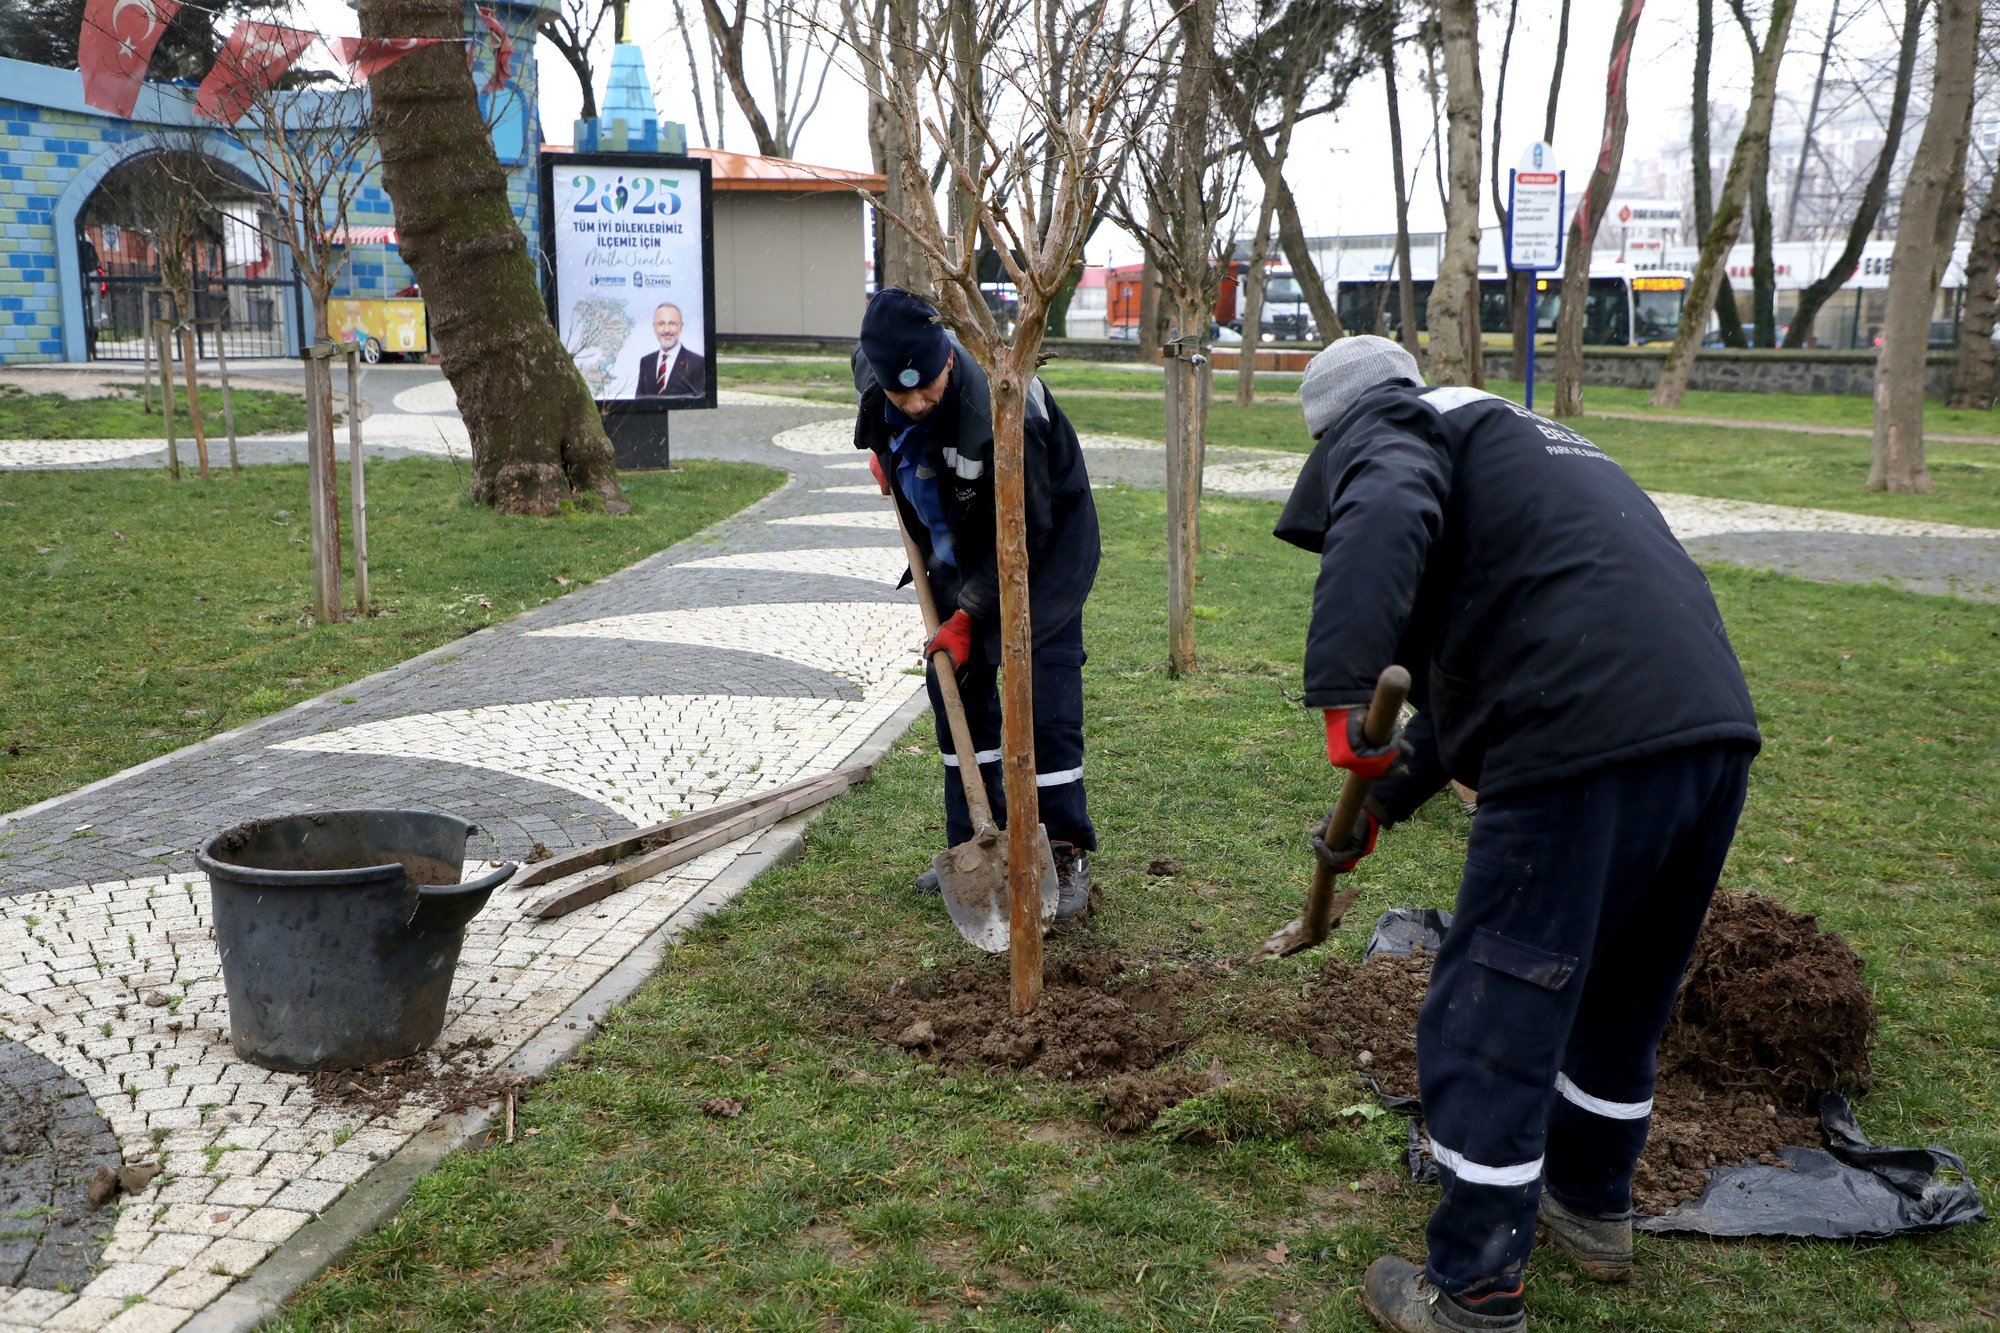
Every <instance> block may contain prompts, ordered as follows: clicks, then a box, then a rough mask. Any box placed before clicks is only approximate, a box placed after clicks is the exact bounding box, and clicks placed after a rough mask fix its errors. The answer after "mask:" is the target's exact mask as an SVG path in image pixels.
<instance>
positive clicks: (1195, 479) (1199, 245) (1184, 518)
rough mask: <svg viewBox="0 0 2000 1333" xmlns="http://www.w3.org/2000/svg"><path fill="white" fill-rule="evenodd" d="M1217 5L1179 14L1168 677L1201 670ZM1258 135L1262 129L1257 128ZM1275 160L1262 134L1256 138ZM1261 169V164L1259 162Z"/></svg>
mask: <svg viewBox="0 0 2000 1333" xmlns="http://www.w3.org/2000/svg"><path fill="white" fill-rule="evenodd" d="M1215 14H1216V0H1190V3H1189V5H1188V7H1187V9H1186V10H1185V11H1184V13H1183V14H1182V17H1181V31H1182V34H1183V41H1182V51H1181V56H1182V59H1181V68H1180V72H1179V76H1178V86H1177V88H1176V89H1175V93H1174V110H1173V136H1174V148H1175V151H1174V154H1173V156H1172V158H1171V159H1170V161H1171V162H1172V164H1173V171H1174V210H1175V211H1176V212H1177V213H1179V215H1180V217H1179V219H1178V221H1179V225H1178V226H1177V227H1173V228H1170V231H1171V233H1172V243H1173V253H1171V254H1169V255H1167V256H1165V260H1166V262H1165V264H1163V267H1164V268H1167V269H1169V270H1170V271H1171V273H1172V276H1173V278H1174V286H1175V291H1174V293H1173V296H1174V315H1175V320H1176V322H1177V323H1178V325H1179V326H1180V341H1179V343H1178V344H1177V345H1176V346H1175V348H1174V350H1173V352H1172V354H1171V355H1170V356H1169V357H1168V360H1167V377H1168V380H1169V383H1168V385H1167V421H1166V426H1167V674H1169V675H1171V676H1182V675H1186V674H1187V673H1189V672H1191V671H1193V670H1194V669H1195V648H1194V577H1195V559H1196V556H1197V553H1198V551H1199V541H1198V537H1197V535H1196V534H1197V529H1196V521H1197V520H1196V515H1197V512H1198V510H1199V507H1200V504H1201V455H1202V431H1203V429H1204V427H1205V426H1206V424H1207V423H1206V421H1205V417H1206V415H1207V414H1206V412H1205V410H1204V409H1205V405H1206V404H1205V400H1204V399H1203V396H1202V393H1201V383H1200V376H1199V374H1198V370H1199V363H1198V362H1197V360H1196V353H1195V349H1196V348H1200V347H1204V346H1206V344H1207V342H1208V326H1209V323H1210V321H1211V320H1212V319H1213V311H1214V309H1215V298H1214V283H1215V278H1214V276H1213V273H1214V265H1213V262H1212V260H1211V257H1210V255H1209V248H1210V246H1211V244H1212V243H1213V239H1212V238H1213V236H1214V228H1213V225H1212V224H1211V225H1210V226H1207V227H1204V226H1202V225H1201V223H1200V221H1199V220H1200V219H1203V218H1206V217H1208V216H1209V204H1208V191H1207V189H1206V184H1207V182H1206V181H1205V179H1204V176H1205V169H1206V161H1205V159H1206V157H1207V152H1206V149H1207V144H1208V141H1209V136H1208V132H1207V131H1208V125H1209V115H1210V111H1211V108H1212V107H1213V106H1214V104H1215V100H1216V94H1217V82H1218V81H1217V80H1216V79H1215V78H1214V74H1213V71H1214V65H1215ZM1252 129H1253V131H1254V129H1255V127H1254V126H1252ZM1248 138H1249V140H1250V141H1252V142H1253V143H1254V145H1255V146H1256V148H1258V149H1259V150H1261V151H1262V152H1263V155H1264V156H1265V157H1266V158H1268V157H1269V150H1268V149H1265V148H1264V147H1263V140H1262V137H1261V136H1260V135H1257V134H1255V133H1254V132H1253V133H1251V134H1250V135H1249V136H1248ZM1260 165H1261V164H1260Z"/></svg>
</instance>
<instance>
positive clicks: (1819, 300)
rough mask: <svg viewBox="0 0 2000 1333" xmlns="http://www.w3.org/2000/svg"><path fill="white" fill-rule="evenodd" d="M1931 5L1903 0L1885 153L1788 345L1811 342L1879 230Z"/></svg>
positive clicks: (1795, 316)
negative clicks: (1822, 311) (1824, 310)
mask: <svg viewBox="0 0 2000 1333" xmlns="http://www.w3.org/2000/svg"><path fill="white" fill-rule="evenodd" d="M1928 3H1929V0H1904V3H1903V33H1902V40H1901V43H1900V44H1899V46H1898V47H1897V56H1896V85H1895V91H1894V92H1893V93H1892V94H1891V95H1890V102H1889V123H1888V124H1887V125H1886V126H1884V127H1883V131H1882V155H1881V156H1880V157H1878V158H1876V159H1875V169H1874V171H1872V172H1871V173H1869V176H1868V184H1867V186H1866V187H1865V188H1864V189H1863V190H1862V192H1861V202H1860V204H1859V205H1858V206H1856V208H1855V210H1854V220H1853V221H1852V222H1850V223H1849V224H1848V226H1847V243H1846V244H1845V245H1843V246H1842V247H1841V250H1840V253H1839V255H1837V256H1835V258H1834V260H1833V262H1832V263H1830V264H1828V265H1827V267H1826V272H1825V273H1823V274H1821V275H1820V276H1819V277H1818V278H1815V279H1814V280H1813V281H1812V283H1811V284H1809V285H1808V286H1807V287H1806V289H1805V290H1804V291H1802V292H1800V293H1799V308H1798V309H1797V310H1796V311H1794V312H1793V313H1792V323H1791V327H1790V328H1789V329H1788V330H1787V331H1786V333H1785V346H1787V347H1804V346H1806V345H1808V343H1809V342H1810V341H1811V338H1812V329H1813V321H1814V320H1816V319H1817V318H1819V312H1820V307H1821V306H1823V305H1825V304H1826V303H1827V301H1828V300H1829V299H1831V298H1832V296H1833V294H1834V293H1835V292H1837V291H1839V290H1840V285H1841V284H1842V283H1843V282H1846V281H1847V279H1848V278H1849V277H1851V276H1852V275H1853V273H1854V269H1855V265H1856V264H1858V263H1859V262H1860V260H1861V250H1862V247H1863V246H1865V245H1867V244H1868V237H1869V236H1870V234H1872V233H1873V232H1874V230H1875V219H1876V218H1877V217H1878V216H1879V215H1880V214H1881V212H1882V201H1883V200H1884V199H1886V198H1887V197H1888V194H1889V177H1890V174H1891V173H1892V172H1893V171H1894V170H1895V167H1896V153H1897V151H1898V149H1899V148H1900V147H1901V146H1902V142H1903V125H1904V123H1905V122H1906V121H1907V120H1908V119H1909V109H1910V85H1911V84H1912V83H1913V82H1914V73H1915V70H1916V66H1917V46H1918V37H1919V35H1920V30H1921V28H1922V25H1923V17H1924V9H1925V8H1926V6H1927V5H1928Z"/></svg>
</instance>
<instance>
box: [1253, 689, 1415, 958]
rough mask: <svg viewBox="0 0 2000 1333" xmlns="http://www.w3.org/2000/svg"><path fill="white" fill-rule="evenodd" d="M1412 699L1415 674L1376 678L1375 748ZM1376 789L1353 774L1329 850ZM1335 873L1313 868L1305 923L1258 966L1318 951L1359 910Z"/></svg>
mask: <svg viewBox="0 0 2000 1333" xmlns="http://www.w3.org/2000/svg"><path fill="white" fill-rule="evenodd" d="M1409 695H1410V673H1409V672H1408V671H1405V670H1404V669H1403V668H1402V667H1399V666H1394V665H1391V666H1386V667H1384V668H1382V674H1381V675H1380V676H1377V677H1376V678H1375V698H1374V701H1373V702H1372V703H1370V704H1369V705H1368V716H1367V717H1366V718H1365V719H1363V721H1362V724H1361V732H1362V734H1363V735H1364V736H1366V737H1367V738H1368V743H1369V744H1370V745H1382V744H1384V743H1386V742H1387V741H1388V739H1389V736H1390V734H1391V733H1392V732H1393V731H1394V730H1395V726H1396V715H1397V714H1398V713H1400V712H1401V711H1402V709H1403V700H1405V699H1407V698H1408V697H1409ZM1371 785H1372V784H1371V783H1370V782H1369V780H1368V779H1367V778H1364V777H1361V776H1360V775H1359V774H1355V773H1349V774H1348V775H1347V784H1346V785H1345V786H1343V787H1342V788H1341V789H1340V800H1339V801H1337V802H1335V804H1334V807H1333V809H1331V810H1329V811H1327V812H1326V822H1325V823H1324V824H1321V825H1320V826H1319V836H1320V838H1321V839H1322V840H1323V841H1324V842H1325V843H1326V844H1327V846H1329V847H1338V846H1340V845H1341V844H1342V843H1344V842H1346V841H1347V837H1348V834H1349V833H1350V832H1352V831H1353V828H1354V821H1355V820H1356V819H1357V818H1358V817H1359V816H1360V814H1361V803H1362V802H1363V801H1365V800H1367V799H1368V788H1369V787H1370V786H1371ZM1334 878H1335V875H1334V871H1333V870H1332V869H1331V868H1330V867H1329V866H1327V865H1326V863H1325V862H1319V863H1318V864H1316V865H1315V866H1314V867H1313V879H1312V887H1311V888H1310V889H1308V890H1307V891H1306V909H1305V911H1304V913H1303V914H1301V915H1300V917H1299V919H1298V920H1296V921H1293V922H1290V923H1288V924H1286V925H1285V926H1283V927H1281V928H1280V929H1279V930H1278V931H1277V933H1275V934H1274V935H1272V936H1271V938H1270V939H1268V940H1265V941H1264V942H1263V943H1262V944H1260V945H1258V946H1257V951H1256V952H1255V953H1253V954H1251V955H1250V961H1251V962H1253V963H1262V962H1265V961H1267V960H1269V959H1272V958H1284V957H1287V956H1288V955H1291V954H1295V953H1303V952H1304V951H1305V950H1307V949H1310V948H1312V947H1313V946H1315V945H1317V944H1318V943H1319V942H1320V941H1322V940H1324V939H1325V938H1326V937H1327V936H1328V935H1329V934H1331V933H1332V931H1333V928H1334V927H1335V926H1337V925H1339V924H1340V919H1341V918H1342V917H1343V916H1346V915H1347V909H1348V908H1350V907H1352V906H1354V900H1355V899H1356V898H1359V897H1360V896H1361V889H1360V888H1359V887H1358V886H1357V887H1355V888H1352V889H1348V890H1347V891H1346V892H1344V893H1335V892H1334V891H1333V881H1334Z"/></svg>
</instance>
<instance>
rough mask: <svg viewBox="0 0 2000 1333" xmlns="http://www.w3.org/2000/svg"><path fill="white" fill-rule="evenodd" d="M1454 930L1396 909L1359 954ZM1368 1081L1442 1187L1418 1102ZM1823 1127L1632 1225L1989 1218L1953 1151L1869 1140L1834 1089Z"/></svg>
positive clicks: (1733, 1229)
mask: <svg viewBox="0 0 2000 1333" xmlns="http://www.w3.org/2000/svg"><path fill="white" fill-rule="evenodd" d="M1450 929H1451V913H1450V912H1446V911H1440V910H1438V909H1435V908H1427V909H1413V908H1396V909H1394V910H1392V911H1388V912H1384V913H1383V914H1382V915H1381V917H1380V918H1378V919H1377V920H1376V922H1375V929H1374V931H1373V932H1372V933H1371V934H1370V935H1369V937H1368V949H1367V951H1366V952H1365V953H1364V954H1363V955H1362V957H1363V959H1364V961H1365V960H1366V959H1369V958H1373V957H1374V956H1375V955H1376V954H1381V953H1386V954H1397V955H1407V954H1412V953H1415V952H1416V951H1417V949H1418V948H1419V947H1421V948H1422V949H1423V950H1424V951H1425V952H1427V953H1435V952H1436V951H1437V948H1438V946H1439V945H1441V944H1442V943H1443V942H1444V935H1445V932H1446V931H1448V930H1450ZM1364 1077H1368V1076H1365V1075H1364ZM1368 1084H1369V1086H1370V1088H1372V1089H1373V1090H1374V1092H1375V1095H1376V1098H1377V1099H1378V1100H1379V1101H1380V1102H1381V1103H1382V1105H1383V1107H1384V1108H1385V1109H1387V1110H1391V1111H1395V1112H1397V1113H1399V1114H1402V1115H1407V1116H1409V1117H1410V1126H1409V1139H1408V1141H1407V1143H1406V1144H1405V1145H1404V1148H1403V1165H1404V1167H1405V1169H1407V1170H1408V1171H1409V1173H1410V1179H1411V1180H1412V1181H1414V1182H1415V1183H1417V1184H1419V1185H1432V1184H1436V1183H1437V1180H1438V1166H1437V1163H1436V1162H1435V1161H1433V1160H1432V1158H1431V1154H1430V1143H1429V1140H1428V1139H1427V1138H1426V1137H1425V1135H1424V1132H1423V1120H1422V1117H1423V1107H1422V1105H1421V1104H1420V1103H1419V1101H1418V1100H1417V1098H1415V1097H1404V1096H1392V1095H1389V1094H1385V1093H1384V1092H1383V1091H1382V1089H1381V1086H1380V1085H1379V1084H1377V1083H1376V1082H1375V1080H1374V1079H1373V1078H1372V1077H1368ZM1819 1127H1820V1133H1821V1135H1822V1136H1824V1138H1825V1139H1826V1147H1825V1148H1824V1149H1820V1148H1807V1147H1796V1148H1786V1149H1783V1150H1782V1153H1781V1155H1782V1156H1783V1157H1784V1159H1785V1163H1786V1165H1785V1166H1763V1165H1758V1164H1752V1165H1747V1166H1718V1167H1715V1168H1714V1169H1712V1170H1711V1171H1709V1173H1708V1186H1707V1188H1705V1189H1704V1190H1703V1191H1702V1193H1701V1197H1700V1198H1698V1199H1695V1200H1693V1201H1691V1202H1689V1203H1683V1204H1677V1205H1675V1206H1674V1207H1672V1208H1670V1209H1668V1210H1667V1211H1666V1212H1665V1213H1663V1214H1661V1215H1660V1216H1658V1217H1641V1218H1638V1219H1636V1220H1635V1221H1634V1223H1633V1225H1634V1226H1636V1227H1637V1228H1638V1229H1639V1230H1641V1231H1646V1232H1651V1233H1654V1234H1672V1233H1675V1232H1695V1233H1699V1234H1701V1235H1707V1236H1810V1237H1818V1238H1821V1239H1826V1240H1871V1239H1882V1238H1886V1237H1889V1236H1900V1235H1907V1234H1911V1233H1914V1232H1923V1231H1936V1230H1939V1229H1941V1228H1944V1227H1951V1226H1959V1225H1962V1224H1964V1223H1967V1222H1984V1221H1986V1220H1987V1219H1986V1209H1985V1208H1984V1207H1982V1206H1981V1205H1980V1202H1979V1192H1978V1190H1976V1189H1975V1188H1974V1187H1973V1184H1972V1174H1971V1172H1969V1171H1967V1170H1966V1167H1965V1162H1964V1160H1963V1159H1962V1158H1960V1157H1958V1156H1957V1155H1955V1154H1953V1153H1950V1152H1947V1151H1945V1150H1944V1149H1943V1148H1896V1147H1888V1146H1885V1145H1881V1144H1876V1143H1873V1142H1870V1141H1869V1139H1868V1136H1867V1135H1865V1134H1863V1133H1862V1132H1861V1126H1860V1125H1859V1124H1857V1123H1856V1122H1855V1119H1854V1109H1853V1108H1852V1107H1851V1106H1849V1105H1848V1104H1847V1099H1846V1098H1845V1097H1842V1096H1841V1095H1840V1094H1838V1093H1833V1092H1829V1093H1826V1094H1824V1095H1822V1097H1821V1098H1820V1107H1819Z"/></svg>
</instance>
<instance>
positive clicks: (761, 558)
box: [676, 488, 909, 587]
mask: <svg viewBox="0 0 2000 1333" xmlns="http://www.w3.org/2000/svg"><path fill="white" fill-rule="evenodd" d="M871 489H872V488H871ZM676 568H678V569H766V570H770V571H771V572H772V573H774V574H832V575H835V576H837V577H839V578H848V579H866V580H868V581H869V582H871V583H886V584H888V585H890V586H891V587H894V586H895V585H896V584H897V583H899V582H901V581H902V578H903V573H904V571H905V570H907V569H908V568H909V564H908V562H907V561H906V560H905V559H904V558H903V548H902V547H901V546H808V547H792V548H789V549H783V548H781V549H778V550H771V551H739V552H737V553H736V554H734V555H710V556H703V557H702V558H701V559H699V560H689V561H687V562H686V563H684V564H681V565H678V566H676Z"/></svg>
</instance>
